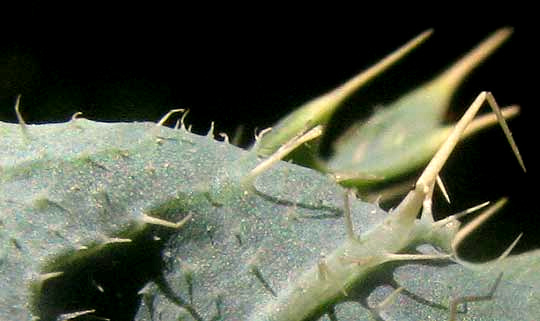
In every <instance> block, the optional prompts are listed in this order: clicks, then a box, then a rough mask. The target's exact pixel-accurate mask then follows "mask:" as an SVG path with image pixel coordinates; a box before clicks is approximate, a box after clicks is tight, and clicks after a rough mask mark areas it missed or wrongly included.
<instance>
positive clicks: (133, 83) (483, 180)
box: [0, 2, 540, 255]
mask: <svg viewBox="0 0 540 321" xmlns="http://www.w3.org/2000/svg"><path fill="white" fill-rule="evenodd" d="M207 5H208V7H204V6H205V4H203V5H202V6H203V7H202V8H198V9H189V10H188V9H186V8H181V7H178V6H166V5H161V4H159V3H152V4H145V5H144V6H142V5H141V6H136V5H133V4H126V5H125V6H123V5H117V6H115V7H113V6H111V5H101V4H95V3H92V4H90V5H86V6H81V5H80V4H77V5H69V4H61V5H55V6H53V5H50V4H45V3H41V2H37V3H33V4H31V5H29V6H28V7H26V6H24V7H23V6H20V7H16V8H9V9H6V10H5V11H4V12H3V13H2V14H3V16H4V18H5V19H3V20H2V23H3V25H5V26H4V27H3V30H4V31H3V37H2V39H0V119H1V120H4V121H15V116H14V112H13V105H14V101H15V97H16V95H17V94H21V95H22V101H21V109H22V113H23V115H24V118H25V120H26V121H27V122H28V123H46V122H58V121H66V120H68V119H69V118H70V117H71V115H72V114H73V113H75V112H77V111H81V112H82V113H83V117H86V118H89V119H93V120H99V121H135V120H138V121H141V120H149V121H157V120H158V119H159V118H160V117H161V116H162V115H163V114H165V113H166V112H167V111H168V110H170V109H173V108H188V109H190V111H191V112H190V114H189V116H188V117H187V123H188V124H192V125H193V128H194V131H195V132H197V133H205V132H206V131H207V130H208V128H209V125H210V121H215V122H216V132H226V133H229V134H230V135H232V134H233V132H234V130H235V129H236V128H237V127H238V126H239V125H240V124H242V125H243V126H244V129H245V133H246V136H245V139H244V142H245V143H248V142H249V140H250V138H251V137H252V134H251V133H252V132H253V131H254V129H255V128H259V129H261V128H265V127H268V126H271V125H272V124H273V123H275V122H276V121H277V120H278V119H279V118H280V117H282V116H283V115H285V114H286V113H287V112H288V111H290V110H292V109H294V108H295V107H296V106H298V105H300V104H302V103H303V102H305V101H307V100H309V99H311V98H313V97H316V96H317V95H319V94H322V93H324V92H326V91H327V90H329V89H331V88H333V87H335V86H337V85H339V84H340V83H341V82H343V81H344V80H346V79H347V78H349V77H351V76H352V75H354V74H355V73H357V72H359V71H361V70H363V69H364V68H366V67H368V66H369V65H370V64H373V63H374V62H376V61H377V60H378V59H380V58H382V57H383V56H384V55H386V54H387V53H389V52H391V51H392V50H393V49H395V48H397V47H398V46H400V45H402V44H403V43H405V42H406V41H407V40H409V39H411V38H412V37H414V36H415V35H417V34H418V33H420V32H421V31H423V30H425V29H428V28H434V29H435V33H434V34H433V36H432V37H431V39H429V40H428V41H427V42H426V43H425V44H424V45H423V46H421V47H420V48H418V49H417V50H416V51H415V52H413V54H411V55H410V56H408V57H407V58H406V59H405V60H403V61H402V63H400V64H398V65H397V66H396V67H394V68H392V69H391V70H389V71H387V72H386V73H385V74H384V75H383V76H382V77H379V78H377V80H376V81H373V82H372V83H370V84H369V85H368V86H367V87H365V88H364V89H362V90H361V91H359V92H358V94H357V95H356V96H355V97H353V98H352V99H351V100H349V101H348V102H347V103H346V104H345V105H344V106H343V108H342V109H340V112H339V115H337V116H336V117H337V118H336V119H337V120H338V121H339V125H338V126H336V129H340V128H345V127H346V126H347V124H348V123H350V120H351V119H353V118H354V117H355V115H358V114H362V112H364V113H365V111H366V110H368V111H369V110H370V108H372V107H374V106H376V105H380V104H384V103H386V102H389V101H391V100H392V99H394V98H396V97H398V96H399V95H400V94H402V93H404V92H406V91H407V90H408V89H411V88H414V86H415V85H418V84H421V83H422V81H424V80H427V79H429V78H430V77H432V76H434V75H435V74H436V73H437V72H438V71H441V70H442V69H443V68H444V67H446V66H448V65H449V64H450V63H452V62H453V61H454V60H455V59H457V58H458V57H460V56H461V55H462V54H463V53H465V52H466V51H467V50H469V49H470V48H472V47H473V46H474V45H475V44H477V43H478V42H480V41H481V40H482V39H483V38H484V37H486V36H487V35H488V34H489V33H491V32H492V31H494V30H496V29H497V28H500V27H502V26H508V25H509V26H513V27H514V28H515V33H514V35H513V36H512V38H511V39H510V40H509V41H508V42H507V43H506V44H505V45H504V46H503V47H502V48H501V49H499V50H498V51H497V52H496V53H495V54H494V55H493V56H492V57H491V58H490V59H489V60H488V61H487V62H486V63H485V64H483V65H482V66H481V67H480V68H478V69H476V70H475V72H474V73H473V74H472V75H471V77H469V78H468V79H467V81H466V82H465V83H464V84H463V85H462V86H461V87H460V91H459V92H458V93H457V94H456V96H455V98H454V101H453V109H452V111H451V112H450V113H449V120H455V119H456V118H457V117H459V115H460V113H461V112H462V111H463V110H464V109H465V108H466V107H467V106H468V105H469V104H470V102H472V100H473V99H474V98H475V97H476V95H477V94H478V93H479V92H480V91H482V90H489V91H492V92H493V93H494V95H495V97H496V98H497V100H498V102H499V103H500V104H501V105H508V104H519V105H521V106H522V113H521V115H520V116H519V118H517V119H515V120H512V121H511V122H510V127H511V129H512V131H513V133H514V136H515V138H516V141H517V142H518V145H519V147H520V149H521V151H522V153H523V157H524V159H525V163H526V165H527V166H528V169H529V173H528V174H526V175H524V174H522V173H521V172H520V169H519V166H518V165H517V162H516V161H515V160H514V159H513V156H512V153H511V152H510V149H509V148H508V147H507V146H506V143H505V140H504V137H503V135H502V134H500V130H499V129H494V130H487V131H485V132H483V133H482V134H481V135H479V136H477V137H476V138H473V139H470V140H468V141H467V142H466V143H465V144H463V145H462V146H461V147H460V148H459V149H458V150H457V151H456V152H455V153H454V155H453V157H452V159H451V160H450V161H449V163H448V166H447V167H446V168H445V172H444V173H443V177H446V185H447V187H448V189H449V192H450V194H451V196H452V198H453V200H454V202H453V203H452V204H451V205H446V204H444V202H443V201H442V200H441V199H440V198H437V199H436V206H437V211H438V212H439V213H442V215H445V214H448V213H453V212H457V211H459V210H462V209H464V208H466V207H468V206H472V205H476V204H478V203H481V202H483V201H486V200H495V199H497V198H499V197H501V196H509V197H510V200H511V201H510V204H509V205H508V206H507V207H506V209H505V211H503V212H501V213H500V214H498V215H497V219H496V220H494V221H492V223H491V224H487V225H486V226H485V228H484V229H483V234H478V235H480V236H479V237H478V238H475V239H474V240H473V244H475V245H476V244H480V242H481V243H482V244H491V243H493V242H494V240H496V239H498V240H501V241H502V243H503V244H509V243H510V242H511V240H512V239H513V238H514V237H515V236H516V235H517V233H519V232H520V231H523V232H525V237H524V239H523V242H522V243H520V245H519V246H518V250H519V251H523V250H526V249H530V248H534V247H539V246H540V236H539V235H538V234H539V233H538V232H537V231H538V229H539V227H540V223H538V222H537V219H536V215H537V208H536V206H535V205H536V203H535V199H536V198H537V197H538V196H537V190H538V189H537V188H536V179H535V178H534V177H536V175H535V174H536V173H537V171H538V169H537V168H538V165H537V163H536V162H535V161H534V160H533V159H534V155H533V153H534V151H535V147H536V143H535V142H536V140H537V136H538V135H537V134H536V132H535V131H534V129H535V128H534V125H535V122H537V118H536V114H537V113H536V110H537V108H538V107H537V105H538V103H537V101H538V98H537V97H536V96H537V89H536V87H537V86H536V82H537V81H536V79H537V77H538V57H540V56H539V55H538V49H536V37H537V36H536V34H537V31H538V30H537V28H536V25H535V24H534V21H531V20H529V19H527V18H525V17H523V16H521V15H515V14H514V13H513V12H511V10H510V9H508V10H507V8H502V9H501V10H500V12H499V13H498V14H497V15H493V14H491V13H489V12H482V13H480V12H479V13H469V14H466V13H467V10H465V9H463V10H462V11H459V10H458V11H456V13H454V12H452V11H450V12H446V10H447V9H446V8H443V7H440V8H426V9H423V10H430V9H431V10H432V11H425V12H424V13H420V14H417V15H414V16H413V15H409V14H408V12H407V11H400V8H395V9H396V11H395V12H393V14H396V13H397V14H399V15H400V16H401V17H400V18H399V19H395V18H393V17H391V16H390V13H389V12H388V11H383V10H381V9H367V8H353V7H351V8H348V7H339V8H326V7H322V6H321V7H319V8H316V9H317V10H316V11H317V12H316V13H313V12H311V11H308V9H307V7H306V8H294V9H292V8H289V7H283V8H273V7H260V8H254V7H247V6H245V5H243V6H238V7H231V6H227V7H216V6H215V5H211V4H207ZM310 9H311V8H310ZM388 9H389V8H388ZM431 12H436V14H439V15H441V14H448V16H449V18H448V17H447V18H446V19H445V20H444V21H443V20H442V19H438V18H437V16H432V13H431ZM441 16H442V15H441ZM486 110H487V108H486ZM0 139H1V138H0ZM474 248H475V246H473V250H474ZM477 248H480V246H478V247H477ZM495 251H499V248H497V249H496V250H495ZM499 252H500V251H499ZM476 254H483V253H474V255H476Z"/></svg>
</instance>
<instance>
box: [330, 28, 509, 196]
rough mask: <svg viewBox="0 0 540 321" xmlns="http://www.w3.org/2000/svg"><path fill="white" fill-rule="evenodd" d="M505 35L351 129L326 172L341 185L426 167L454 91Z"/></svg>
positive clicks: (440, 135) (445, 129)
mask: <svg viewBox="0 0 540 321" xmlns="http://www.w3.org/2000/svg"><path fill="white" fill-rule="evenodd" d="M510 34H511V30H510V29H501V30H499V31H497V32H495V33H493V34H492V35H491V36H489V37H488V38H487V39H486V40H484V41H483V42H482V43H481V44H480V45H478V46H477V47H476V48H475V49H473V50H472V51H471V52H470V53H469V54H467V55H466V56H465V57H464V58H462V59H461V60H459V61H458V62H457V63H455V64H454V65H453V66H452V67H450V68H449V69H448V70H446V71H445V72H443V73H442V74H441V75H439V76H438V77H436V78H435V79H433V80H432V81H430V82H428V83H426V84H424V85H423V86H421V87H419V88H417V89H415V90H413V91H412V92H410V93H408V94H406V95H405V96H403V97H401V98H400V99H398V100H397V101H395V102H393V103H392V104H391V105H390V106H388V107H386V108H384V109H380V110H378V111H377V112H376V113H375V114H374V115H373V116H372V117H371V118H370V119H368V120H367V121H359V122H358V123H356V124H355V125H353V126H352V127H351V129H350V130H349V131H348V132H347V133H346V134H344V135H343V136H342V137H341V138H340V139H338V140H337V141H336V142H335V144H334V153H333V154H332V155H331V156H330V158H329V159H328V163H327V167H328V169H327V170H328V171H330V172H332V173H335V174H336V175H337V177H338V179H339V180H340V181H341V182H342V183H343V184H345V185H355V186H366V185H371V184H374V183H380V182H381V181H382V180H391V179H395V178H396V177H399V176H403V175H405V174H407V173H410V172H411V171H412V170H415V169H417V168H419V167H420V166H421V165H423V164H425V163H427V161H429V159H430V158H431V157H432V156H433V154H434V153H435V151H436V150H437V148H438V147H439V146H440V144H441V143H442V142H443V141H444V140H445V139H446V137H447V135H448V134H449V132H450V130H451V126H445V125H443V124H442V122H443V117H444V114H445V112H446V109H447V108H448V105H449V102H450V98H451V97H452V95H453V94H454V92H455V89H456V88H457V86H458V85H459V84H460V82H461V81H462V80H463V79H464V77H465V76H466V75H467V74H468V73H469V72H470V71H471V70H472V69H473V68H475V67H476V66H477V65H478V64H480V63H481V62H482V61H483V60H484V59H485V58H486V57H487V56H488V55H489V54H490V53H492V52H493V51H494V50H495V49H496V48H497V47H499V46H500V45H501V44H502V43H503V42H504V41H505V40H506V39H507V38H508V37H509V35H510ZM508 116H509V115H508V114H507V117H508ZM472 126H473V127H475V126H476V125H474V124H473V125H472ZM471 133H472V131H469V132H468V134H469V135H470V134H471Z"/></svg>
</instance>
